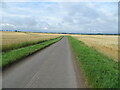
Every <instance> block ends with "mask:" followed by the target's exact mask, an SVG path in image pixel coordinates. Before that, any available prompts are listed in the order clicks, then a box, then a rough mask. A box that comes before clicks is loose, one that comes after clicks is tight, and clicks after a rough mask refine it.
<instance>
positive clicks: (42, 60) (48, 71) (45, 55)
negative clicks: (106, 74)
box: [3, 37, 86, 88]
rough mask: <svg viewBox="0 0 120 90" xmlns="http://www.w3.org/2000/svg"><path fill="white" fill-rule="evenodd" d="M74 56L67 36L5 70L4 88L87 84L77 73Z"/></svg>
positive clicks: (66, 86)
mask: <svg viewBox="0 0 120 90" xmlns="http://www.w3.org/2000/svg"><path fill="white" fill-rule="evenodd" d="M73 60H74V58H73V56H72V52H71V49H70V46H69V43H68V40H67V38H66V37H65V38H63V39H62V40H61V41H59V42H57V43H55V44H53V45H51V46H50V47H48V48H46V49H44V50H42V51H40V52H38V53H36V54H34V55H33V56H30V57H28V58H26V59H25V60H22V61H21V62H19V63H17V64H15V65H13V66H11V67H9V68H8V69H6V70H4V71H3V88H78V87H81V88H85V87H86V85H85V82H84V80H83V78H82V75H79V77H78V75H76V74H77V73H76V71H77V70H76V68H74V64H75V63H74V64H73ZM78 78H81V79H80V80H81V81H80V80H79V81H78V80H77V79H78ZM79 82H81V83H80V84H81V85H79Z"/></svg>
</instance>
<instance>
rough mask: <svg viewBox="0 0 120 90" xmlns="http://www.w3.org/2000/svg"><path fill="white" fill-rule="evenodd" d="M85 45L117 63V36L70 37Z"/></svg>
mask: <svg viewBox="0 0 120 90" xmlns="http://www.w3.org/2000/svg"><path fill="white" fill-rule="evenodd" d="M72 36H73V37H75V38H77V39H78V40H80V41H82V42H84V43H85V44H86V45H88V46H90V47H93V48H95V49H96V50H98V51H100V52H101V53H104V54H105V55H107V56H108V57H110V58H113V59H114V60H116V61H118V52H120V49H119V48H118V35H72Z"/></svg>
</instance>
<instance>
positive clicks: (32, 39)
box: [0, 32, 60, 50]
mask: <svg viewBox="0 0 120 90" xmlns="http://www.w3.org/2000/svg"><path fill="white" fill-rule="evenodd" d="M1 33H2V37H1V38H0V39H1V41H2V49H3V50H9V49H14V48H18V47H22V46H26V45H29V44H33V43H36V42H40V41H45V40H50V39H53V38H57V37H59V36H60V34H47V33H30V32H1Z"/></svg>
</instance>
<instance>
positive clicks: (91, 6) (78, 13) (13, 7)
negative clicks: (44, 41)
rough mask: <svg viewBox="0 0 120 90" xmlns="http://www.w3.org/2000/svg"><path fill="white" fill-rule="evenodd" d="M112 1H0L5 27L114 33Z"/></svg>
mask: <svg viewBox="0 0 120 90" xmlns="http://www.w3.org/2000/svg"><path fill="white" fill-rule="evenodd" d="M117 8H118V4H117V3H116V2H79V3H77V2H19V3H18V2H6V3H5V2H4V3H3V7H2V10H3V12H2V17H3V22H2V24H1V25H2V27H3V29H7V30H10V29H12V30H14V29H15V30H16V29H18V30H21V31H22V30H28V31H50V32H77V33H81V32H82V33H83V32H103V33H117V32H118V28H117V20H118V18H117V17H118V16H117V15H118V13H117Z"/></svg>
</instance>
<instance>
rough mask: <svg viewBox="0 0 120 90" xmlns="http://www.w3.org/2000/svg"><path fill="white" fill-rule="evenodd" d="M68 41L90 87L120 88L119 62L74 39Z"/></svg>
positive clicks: (70, 38)
mask: <svg viewBox="0 0 120 90" xmlns="http://www.w3.org/2000/svg"><path fill="white" fill-rule="evenodd" d="M68 39H69V42H70V44H71V47H72V48H73V51H74V53H75V55H76V56H77V60H78V62H79V64H80V66H81V67H80V68H81V69H82V71H83V74H84V76H85V78H86V81H87V83H88V85H89V87H92V88H118V87H120V86H119V85H118V76H119V71H118V62H115V61H114V60H113V59H111V58H108V57H107V56H105V55H103V54H102V53H100V52H98V51H96V50H95V49H93V48H90V47H88V46H87V45H85V44H84V43H83V42H81V41H78V40H77V39H75V38H73V37H68ZM119 81H120V79H119Z"/></svg>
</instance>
